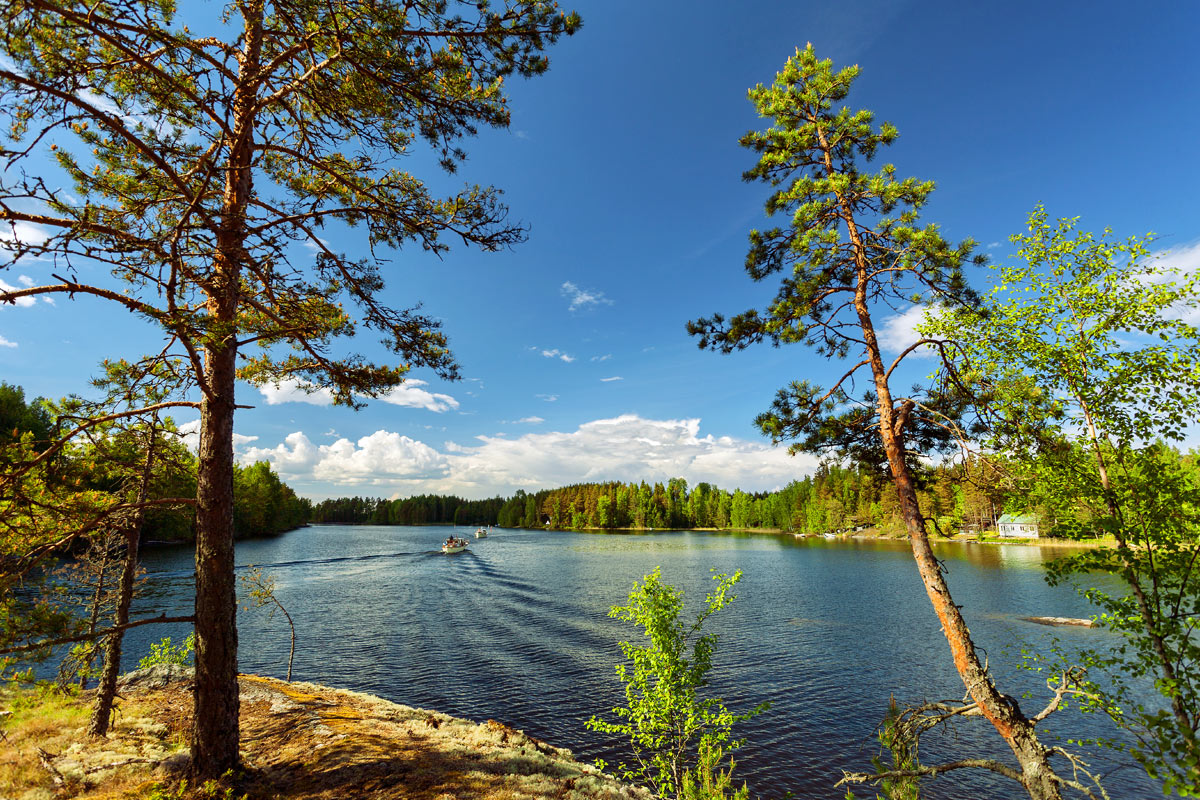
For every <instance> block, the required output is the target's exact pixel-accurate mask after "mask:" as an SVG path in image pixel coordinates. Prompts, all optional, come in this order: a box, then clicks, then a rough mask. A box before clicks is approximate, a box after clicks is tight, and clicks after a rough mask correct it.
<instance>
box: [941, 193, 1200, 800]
mask: <svg viewBox="0 0 1200 800" xmlns="http://www.w3.org/2000/svg"><path fill="white" fill-rule="evenodd" d="M1012 240H1013V242H1014V243H1016V244H1017V245H1019V248H1020V249H1019V256H1020V259H1021V261H1020V262H1019V263H1014V264H1010V265H1007V266H1005V267H1004V268H1003V269H1002V270H1001V272H1000V275H999V276H998V280H997V285H996V287H995V288H994V289H993V290H992V291H991V292H990V293H989V294H988V295H987V297H986V298H985V301H984V303H983V305H982V307H981V308H980V309H979V310H977V311H976V310H969V309H956V310H954V311H950V312H945V313H943V314H941V315H939V316H937V317H935V318H933V319H931V320H929V321H927V323H926V324H925V325H924V326H923V328H922V330H923V331H924V332H925V333H926V334H927V335H930V336H937V337H941V338H943V339H946V340H947V341H948V342H952V345H948V346H952V347H953V348H954V349H955V352H956V353H957V355H958V357H957V359H956V361H955V363H954V364H953V365H952V366H951V367H950V370H951V371H952V373H953V376H954V378H955V379H956V380H958V381H959V382H960V383H961V384H962V385H963V386H964V387H966V388H969V389H970V390H971V391H972V392H974V393H975V394H976V395H977V396H978V397H979V398H980V399H981V401H982V407H983V411H984V414H985V416H986V418H987V419H988V421H989V423H990V426H991V430H992V436H991V439H990V440H989V441H988V442H987V444H988V445H989V446H990V447H991V448H992V449H996V450H999V451H1001V452H1004V453H1006V454H1007V455H1008V456H1009V457H1010V460H1011V463H1012V466H1014V467H1015V470H1014V476H1015V478H1016V480H1017V483H1018V488H1020V489H1021V490H1022V492H1021V493H1022V494H1024V495H1025V496H1026V497H1028V500H1029V502H1040V503H1042V504H1043V505H1044V506H1046V507H1049V508H1053V509H1056V511H1057V513H1058V515H1059V519H1058V521H1057V524H1056V525H1055V530H1056V531H1061V532H1063V533H1067V534H1070V535H1084V534H1090V535H1105V536H1109V537H1112V539H1113V541H1115V542H1116V544H1115V546H1112V547H1103V548H1098V549H1093V550H1087V551H1083V552H1081V553H1079V554H1077V555H1074V556H1071V557H1069V558H1066V559H1063V560H1061V561H1058V562H1055V563H1054V564H1052V565H1051V567H1050V570H1049V574H1048V578H1049V580H1051V581H1052V582H1059V581H1065V580H1067V579H1076V580H1079V581H1081V582H1082V583H1083V584H1084V590H1083V591H1084V593H1085V594H1086V596H1087V597H1088V598H1089V599H1090V600H1091V601H1092V602H1093V603H1095V604H1096V605H1097V606H1099V608H1100V609H1101V612H1102V613H1101V614H1100V616H1099V622H1100V623H1101V624H1102V625H1104V626H1105V627H1107V628H1109V629H1111V630H1113V631H1115V632H1117V633H1119V634H1120V635H1121V637H1122V640H1121V643H1120V644H1119V645H1117V646H1115V647H1113V648H1112V649H1111V650H1100V649H1092V650H1087V651H1085V652H1084V653H1082V654H1081V658H1082V661H1083V663H1084V665H1085V666H1087V667H1089V669H1090V673H1089V675H1090V676H1091V677H1090V679H1089V680H1087V681H1084V683H1083V686H1084V690H1083V691H1084V694H1085V695H1086V696H1087V697H1088V698H1089V699H1088V700H1087V701H1086V702H1085V704H1084V705H1085V707H1088V708H1092V709H1096V710H1102V711H1105V712H1107V713H1108V714H1109V715H1110V716H1111V717H1112V718H1113V719H1114V720H1115V721H1116V722H1117V723H1118V724H1119V725H1121V726H1123V727H1125V728H1127V729H1128V730H1129V731H1131V732H1132V733H1133V734H1134V735H1135V737H1136V739H1137V743H1136V744H1135V746H1134V747H1133V748H1132V752H1133V755H1134V756H1135V757H1136V758H1137V759H1138V760H1139V761H1140V762H1141V763H1142V764H1143V766H1145V768H1146V770H1147V771H1148V772H1149V773H1150V775H1151V776H1153V777H1155V778H1156V779H1158V780H1160V781H1161V782H1162V784H1163V788H1164V791H1166V792H1167V793H1171V792H1174V793H1176V794H1179V795H1180V796H1193V797H1194V796H1200V736H1198V732H1200V646H1197V644H1196V642H1195V632H1194V626H1195V622H1196V620H1197V619H1200V575H1198V573H1197V566H1198V565H1200V540H1198V539H1200V504H1198V503H1197V497H1200V479H1198V478H1200V475H1198V473H1197V470H1196V468H1195V463H1194V458H1193V457H1187V458H1182V457H1180V455H1179V454H1178V453H1177V452H1175V451H1174V450H1172V449H1171V448H1169V447H1167V446H1166V445H1164V444H1163V442H1164V441H1171V440H1174V441H1179V440H1180V439H1182V437H1183V436H1184V433H1185V429H1186V427H1187V426H1188V425H1191V424H1193V423H1194V421H1195V419H1196V418H1197V415H1200V333H1198V332H1197V330H1196V329H1195V328H1193V327H1192V326H1190V325H1188V324H1187V323H1185V322H1184V321H1182V319H1181V318H1182V316H1183V315H1184V314H1185V313H1187V312H1188V311H1190V310H1192V309H1195V308H1196V307H1197V306H1200V297H1198V296H1197V288H1198V285H1200V284H1198V280H1200V278H1198V276H1196V275H1190V276H1180V275H1176V274H1173V273H1171V272H1169V271H1167V270H1166V269H1165V268H1163V267H1162V266H1161V265H1159V264H1156V263H1154V262H1153V261H1149V260H1148V259H1147V255H1148V247H1147V244H1148V242H1149V241H1150V237H1145V238H1138V237H1131V238H1129V239H1127V240H1124V241H1119V240H1113V239H1112V237H1111V232H1110V231H1108V230H1105V231H1104V233H1103V234H1102V235H1100V236H1096V235H1093V234H1091V233H1088V232H1080V231H1077V230H1076V221H1075V220H1073V219H1063V220H1058V221H1057V222H1053V223H1052V222H1050V221H1049V219H1048V217H1047V214H1046V212H1045V210H1044V209H1043V208H1041V207H1039V208H1037V209H1036V210H1035V211H1034V212H1033V214H1032V215H1031V216H1030V219H1029V226H1028V233H1027V234H1022V235H1017V236H1014V237H1012ZM1094 573H1106V574H1109V575H1112V576H1115V577H1117V578H1119V579H1120V581H1121V583H1122V587H1121V589H1120V590H1118V591H1115V592H1109V591H1105V590H1103V589H1102V588H1100V587H1098V586H1096V585H1095V584H1094V583H1093V582H1092V581H1090V580H1089V578H1088V576H1089V575H1091V574H1094ZM1146 679H1152V680H1153V683H1154V686H1155V688H1156V689H1157V692H1158V698H1157V700H1156V701H1155V702H1151V703H1149V704H1144V703H1143V702H1142V701H1141V700H1140V698H1139V696H1138V695H1137V693H1136V692H1134V691H1133V690H1132V684H1131V681H1137V680H1146Z"/></svg>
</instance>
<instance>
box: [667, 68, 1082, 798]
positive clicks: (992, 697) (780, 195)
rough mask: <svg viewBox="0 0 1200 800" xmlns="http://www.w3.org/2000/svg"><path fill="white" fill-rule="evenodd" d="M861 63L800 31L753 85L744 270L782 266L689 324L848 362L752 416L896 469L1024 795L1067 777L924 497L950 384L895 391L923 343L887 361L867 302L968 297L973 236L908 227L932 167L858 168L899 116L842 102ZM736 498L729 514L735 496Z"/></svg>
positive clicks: (811, 446)
mask: <svg viewBox="0 0 1200 800" xmlns="http://www.w3.org/2000/svg"><path fill="white" fill-rule="evenodd" d="M857 75H858V68H857V67H848V68H846V69H842V70H840V71H836V72H835V71H834V70H833V67H832V62H830V61H828V60H826V61H821V60H818V59H817V57H816V55H815V53H814V52H813V48H812V46H811V45H809V46H808V47H807V48H806V49H804V50H797V51H796V55H795V56H794V57H792V58H789V59H788V61H787V64H786V65H785V66H784V68H783V70H782V71H780V72H779V74H778V75H777V76H776V78H775V81H774V83H773V84H771V85H770V86H763V85H761V84H760V85H758V86H756V87H755V88H753V89H751V90H750V92H749V95H750V99H751V101H752V102H753V103H754V104H755V106H756V107H757V109H758V112H759V114H760V115H761V116H762V117H764V118H765V119H767V120H769V121H770V123H771V127H770V128H768V129H767V130H765V131H751V132H749V133H747V134H746V135H745V136H743V137H742V140H741V144H742V145H743V146H745V147H747V148H749V149H751V150H753V151H754V152H755V153H756V154H757V155H758V157H759V160H758V163H757V164H756V165H755V166H754V167H753V168H751V169H750V170H749V171H747V172H746V173H745V175H744V178H745V179H746V180H748V181H762V182H765V183H767V184H769V185H770V186H771V189H772V191H771V194H770V196H769V198H768V200H767V203H766V211H767V214H768V215H771V216H773V215H776V214H780V215H782V216H783V217H784V218H785V220H786V222H785V223H784V224H783V225H781V226H779V227H776V228H772V229H770V230H766V231H758V230H755V231H752V232H751V234H750V249H749V252H748V254H747V256H746V271H747V272H748V273H749V275H750V276H751V278H753V279H754V280H756V281H762V280H765V279H767V278H769V277H771V276H774V275H778V276H779V281H780V284H779V291H778V292H777V293H776V295H775V297H774V299H773V300H772V301H771V302H770V304H769V305H768V306H767V307H766V308H765V309H764V310H763V311H762V312H759V311H757V310H753V309H752V310H750V311H746V312H744V313H742V314H738V315H736V316H734V317H732V318H731V319H728V320H726V319H725V317H723V316H722V315H721V314H716V315H714V316H712V317H710V318H706V319H700V320H697V321H695V322H690V323H688V332H689V333H690V334H692V335H695V336H697V337H699V344H700V347H701V348H708V349H712V350H716V351H718V352H722V353H731V352H733V351H735V350H741V349H743V348H746V347H748V346H750V345H752V344H756V343H759V342H764V341H766V342H771V343H772V344H775V345H780V344H791V343H803V344H806V345H808V346H810V347H813V348H814V349H815V350H816V352H817V353H818V354H819V355H821V356H823V357H825V358H828V359H848V360H849V361H851V362H853V366H850V367H849V368H848V369H847V370H845V372H844V373H843V374H842V375H841V377H840V378H838V379H837V380H836V381H835V382H834V383H833V385H832V386H829V387H819V386H815V385H813V384H810V383H808V382H807V381H803V380H798V381H794V382H792V383H791V384H790V385H789V386H787V387H786V388H784V389H781V390H780V391H779V393H778V395H777V397H776V399H775V402H774V405H773V407H772V409H771V410H770V411H768V412H766V413H764V414H762V415H760V416H759V417H758V419H757V424H758V425H759V427H760V428H761V429H762V431H763V432H764V433H765V434H767V435H769V436H770V437H771V438H772V440H773V441H775V442H776V443H778V442H781V441H785V440H786V441H790V442H792V444H791V445H790V449H791V451H792V452H796V451H800V450H804V451H822V450H831V449H832V450H836V451H838V452H840V453H841V454H842V455H844V456H849V457H850V458H851V459H852V460H853V461H854V462H857V463H865V464H871V465H875V466H877V467H878V468H879V469H881V470H882V471H884V472H885V473H886V474H889V475H890V477H891V480H892V482H893V483H894V485H895V488H896V492H897V495H898V498H899V502H900V509H901V512H902V516H903V519H904V523H905V528H906V530H907V532H908V536H909V540H910V542H911V544H912V551H913V555H914V558H915V560H916V562H917V567H918V571H919V572H920V575H921V579H922V581H923V583H924V585H925V589H926V592H927V594H928V596H929V599H930V601H931V603H932V604H933V607H934V611H935V612H936V613H937V616H938V619H939V620H940V621H941V624H942V628H943V630H944V632H945V635H946V639H947V642H948V643H949V645H950V650H951V653H952V655H953V658H954V664H955V667H956V668H957V670H958V672H959V675H960V676H961V677H962V680H963V683H964V684H965V685H966V687H967V690H968V692H969V693H970V695H971V697H972V698H973V700H974V704H975V707H976V708H977V709H978V711H979V712H980V713H982V714H983V715H984V716H985V717H986V718H987V719H988V720H990V721H991V723H992V724H993V725H994V726H995V728H996V730H997V731H998V732H999V733H1000V735H1001V736H1002V737H1003V738H1004V739H1005V740H1006V741H1007V742H1008V744H1009V746H1010V747H1011V748H1012V751H1013V753H1014V754H1015V755H1016V757H1017V760H1018V762H1019V763H1020V765H1021V769H1022V778H1021V781H1022V783H1023V785H1024V786H1025V788H1026V789H1027V791H1028V792H1029V794H1030V796H1031V797H1033V798H1038V799H1040V800H1048V799H1050V798H1055V799H1056V798H1058V797H1059V796H1060V792H1059V785H1060V783H1061V780H1060V779H1059V777H1058V776H1057V775H1055V773H1054V771H1053V769H1052V767H1051V765H1050V764H1049V763H1048V758H1049V756H1048V750H1047V749H1046V748H1045V747H1044V746H1043V745H1041V744H1040V743H1039V742H1038V739H1037V735H1036V732H1035V730H1034V722H1033V721H1031V720H1030V719H1028V718H1026V717H1025V716H1024V715H1023V714H1022V713H1021V711H1020V709H1019V708H1018V707H1017V705H1016V703H1014V702H1012V701H1011V700H1009V698H1008V697H1006V696H1005V695H1003V694H1002V693H1001V692H1000V691H999V689H997V687H996V685H995V684H994V682H993V680H992V677H991V675H990V673H989V672H988V670H987V668H986V666H985V665H984V663H983V661H982V660H981V659H980V658H979V656H978V654H977V653H976V649H975V645H974V642H973V641H972V640H971V636H970V632H969V631H968V629H967V625H966V622H965V621H964V619H963V617H962V613H961V611H960V609H959V606H958V605H956V604H955V603H954V601H953V599H952V597H951V595H950V588H949V586H948V584H947V583H946V578H945V575H944V573H943V571H942V569H941V565H940V564H939V563H938V561H937V559H936V558H935V557H934V554H933V551H932V549H931V547H930V544H929V539H928V535H927V533H926V529H925V520H924V518H923V516H922V513H921V509H920V506H919V504H918V497H917V486H916V482H915V479H914V474H913V466H914V459H915V456H916V454H918V453H923V452H929V451H930V450H934V449H937V448H938V447H939V446H942V445H945V444H946V443H948V442H949V441H951V433H952V428H951V426H950V425H948V424H947V421H948V420H950V421H953V420H954V419H955V416H956V410H957V409H956V408H955V402H954V398H953V397H952V396H949V395H946V394H943V393H940V392H938V391H937V390H936V387H934V388H933V389H932V390H930V391H927V392H925V393H924V394H921V395H918V394H912V395H907V396H906V395H904V394H902V393H897V392H895V391H894V388H893V378H892V376H893V371H894V370H895V369H896V367H897V365H898V364H899V363H900V362H901V361H902V360H903V359H904V357H905V356H907V355H909V354H910V353H912V352H913V351H914V350H916V349H917V348H919V347H922V346H924V345H926V344H928V342H926V341H918V342H916V343H914V344H912V345H910V346H909V347H907V348H906V349H905V350H904V351H903V352H902V353H901V354H900V355H899V356H898V357H897V358H895V359H894V360H892V361H891V362H890V363H889V362H887V361H885V360H884V354H883V351H882V348H881V347H880V344H879V339H878V336H877V333H876V320H875V317H874V315H875V314H877V313H879V311H880V310H882V309H899V308H905V307H911V305H912V303H913V302H914V297H915V298H916V300H917V301H922V300H923V301H924V302H930V303H939V304H944V305H949V306H954V305H959V304H964V303H966V304H970V303H972V302H974V301H975V299H976V298H975V297H974V294H973V292H971V291H970V289H969V288H968V286H967V284H966V282H965V280H964V275H963V268H964V266H965V265H966V264H967V263H969V261H970V260H971V250H972V247H973V243H971V242H969V241H968V242H964V243H962V244H959V245H953V244H951V243H949V242H948V241H946V239H945V238H944V237H943V236H942V235H941V233H940V232H939V231H938V229H937V227H936V226H933V225H928V226H925V227H919V226H918V224H917V218H918V211H919V210H920V208H921V207H922V206H923V205H924V204H925V202H926V200H927V199H928V198H929V195H930V193H931V192H932V191H933V188H934V187H933V184H932V183H931V182H924V181H918V180H916V179H914V178H905V179H900V178H898V177H897V175H896V170H895V167H893V166H892V165H891V164H885V165H883V166H882V167H881V168H880V169H879V170H878V171H877V172H870V171H867V170H866V165H867V163H868V162H870V161H871V160H872V159H873V158H874V157H875V155H876V153H877V151H878V150H879V148H880V147H883V146H886V145H889V144H891V143H892V142H893V141H894V140H895V138H896V136H897V131H896V128H895V127H894V126H892V125H891V124H888V123H884V124H883V125H881V126H880V127H879V128H878V129H876V128H875V127H874V124H873V114H872V113H871V112H870V111H867V110H858V111H852V110H850V109H849V108H847V107H841V108H838V107H837V104H839V103H841V101H842V100H844V99H845V98H846V96H847V94H848V93H849V91H850V86H851V84H852V82H853V81H854V79H855V78H856V77H857ZM864 372H865V373H866V376H865V377H866V380H867V382H868V385H869V386H870V387H871V388H870V390H869V391H867V392H866V393H865V394H863V395H861V396H854V395H852V394H851V393H850V392H851V387H852V385H853V382H854V380H855V379H856V378H858V377H859V376H860V375H862V374H863V373H864ZM734 508H735V519H734V524H735V525H736V524H737V522H738V520H737V508H738V506H737V501H736V500H735V506H734ZM809 524H810V525H811V524H812V521H811V520H810V523H809Z"/></svg>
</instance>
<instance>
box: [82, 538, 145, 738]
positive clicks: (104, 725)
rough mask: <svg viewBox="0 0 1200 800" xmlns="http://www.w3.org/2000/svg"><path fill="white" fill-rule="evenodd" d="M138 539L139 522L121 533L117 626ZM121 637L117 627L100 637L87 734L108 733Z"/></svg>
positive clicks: (133, 573)
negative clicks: (100, 663) (97, 674)
mask: <svg viewBox="0 0 1200 800" xmlns="http://www.w3.org/2000/svg"><path fill="white" fill-rule="evenodd" d="M140 538H141V526H140V525H138V526H135V527H133V528H131V529H130V530H127V531H126V532H125V564H124V567H123V569H122V570H121V586H120V589H119V592H120V594H119V595H118V597H117V610H116V613H115V614H113V622H114V623H115V624H116V625H118V626H119V625H124V624H125V623H126V622H129V606H130V603H131V602H132V600H133V584H134V581H135V580H136V578H137V565H138V544H139V541H138V540H139V539H140ZM124 637H125V632H124V631H120V630H118V631H115V632H114V633H110V634H109V635H108V637H107V638H106V639H105V640H104V662H103V664H104V671H103V672H102V673H101V675H100V685H99V686H97V687H96V701H95V704H94V705H93V706H92V717H91V719H90V720H89V721H88V735H89V736H107V735H108V726H109V722H110V720H111V719H112V705H113V698H115V697H116V696H117V675H118V673H119V672H120V670H121V643H122V640H123V639H124Z"/></svg>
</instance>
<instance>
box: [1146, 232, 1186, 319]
mask: <svg viewBox="0 0 1200 800" xmlns="http://www.w3.org/2000/svg"><path fill="white" fill-rule="evenodd" d="M1144 263H1146V264H1147V266H1148V267H1149V268H1150V269H1152V270H1153V272H1152V273H1150V274H1149V275H1147V276H1146V278H1145V281H1146V282H1147V283H1150V284H1165V283H1175V284H1180V283H1182V282H1184V281H1186V280H1188V279H1189V278H1191V277H1192V276H1194V275H1195V274H1196V273H1198V272H1200V242H1195V243H1193V244H1190V245H1184V246H1182V247H1172V248H1170V249H1168V250H1160V251H1158V252H1155V253H1151V254H1150V257H1149V258H1148V259H1147V260H1146V262H1144ZM1167 316H1169V317H1172V318H1174V319H1178V320H1181V321H1183V322H1186V323H1188V324H1189V325H1200V307H1197V305H1196V304H1194V303H1189V302H1187V301H1184V302H1182V303H1178V304H1176V305H1175V306H1174V307H1172V308H1171V309H1170V310H1169V311H1168V312H1167Z"/></svg>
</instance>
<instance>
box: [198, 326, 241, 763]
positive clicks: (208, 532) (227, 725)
mask: <svg viewBox="0 0 1200 800" xmlns="http://www.w3.org/2000/svg"><path fill="white" fill-rule="evenodd" d="M236 354H237V351H236V349H235V348H234V347H233V346H232V345H230V346H228V347H226V348H224V349H222V350H213V349H209V350H208V351H207V352H206V353H205V362H206V371H207V373H208V378H209V380H208V387H207V388H208V390H209V395H208V396H206V397H205V399H204V404H203V406H202V409H201V412H200V413H201V416H200V419H201V432H200V470H199V472H200V475H199V486H198V489H197V494H196V683H195V720H194V722H193V726H192V764H193V768H194V770H195V771H196V773H197V776H198V777H203V778H215V777H219V776H220V775H221V774H223V773H224V772H225V771H226V770H230V769H234V768H235V767H237V764H238V686H237V620H236V615H237V599H236V595H235V589H234V575H233V405H234V404H233V387H234V360H235V358H236Z"/></svg>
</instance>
